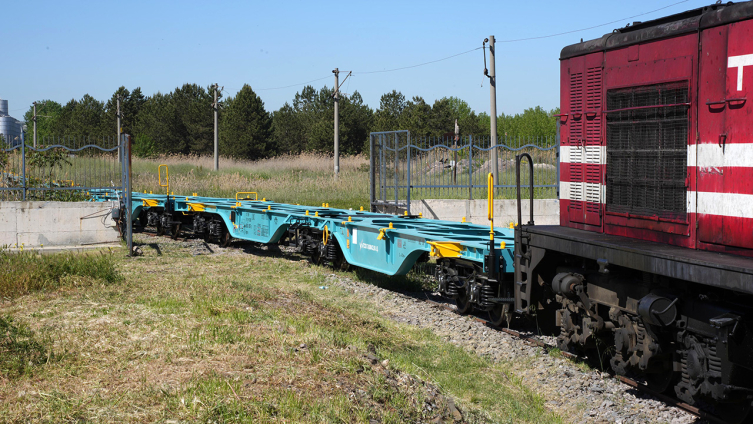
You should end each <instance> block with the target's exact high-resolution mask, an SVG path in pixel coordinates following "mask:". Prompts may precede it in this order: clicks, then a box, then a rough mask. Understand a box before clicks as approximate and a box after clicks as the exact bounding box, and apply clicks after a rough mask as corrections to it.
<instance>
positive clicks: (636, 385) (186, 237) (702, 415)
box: [142, 231, 725, 424]
mask: <svg viewBox="0 0 753 424" xmlns="http://www.w3.org/2000/svg"><path fill="white" fill-rule="evenodd" d="M142 234H143V235H145V236H147V237H149V238H158V239H159V238H163V237H167V238H171V239H172V240H174V241H177V242H187V241H190V240H192V239H195V236H193V235H192V234H190V233H189V234H186V233H183V234H181V235H180V236H179V237H171V236H170V235H157V234H155V233H152V232H148V231H145V232H143V233H142ZM289 253H292V252H284V254H289ZM420 300H421V301H422V302H424V303H426V304H429V305H431V306H433V307H436V308H441V309H444V310H446V311H449V312H452V313H453V314H456V315H459V316H464V317H467V318H470V319H472V320H474V321H476V322H478V323H481V324H483V325H484V326H485V327H487V328H489V329H491V330H495V331H501V332H504V333H507V334H509V335H511V336H513V337H515V338H517V339H519V340H522V341H523V342H524V343H525V344H527V345H529V346H532V347H540V348H543V349H544V350H545V351H547V352H549V351H551V350H554V349H556V346H554V345H551V344H548V343H546V342H544V341H542V340H540V339H537V338H535V337H531V336H528V335H526V334H524V333H522V332H520V331H516V330H513V329H510V328H505V327H498V326H495V325H494V324H492V323H491V322H489V320H486V319H484V318H481V317H479V316H476V315H473V314H470V315H469V314H461V313H459V312H458V311H457V310H456V309H455V308H454V307H452V306H450V305H448V304H447V303H442V302H437V301H435V300H432V299H428V298H427V299H420ZM559 355H561V356H562V357H564V358H566V359H569V360H572V361H577V360H580V359H582V358H581V357H579V356H578V355H575V354H572V353H569V352H563V351H559ZM613 378H614V379H616V380H618V381H619V382H620V383H622V384H624V385H626V386H629V387H631V388H633V389H635V390H638V391H640V392H641V393H644V394H647V395H650V396H652V397H654V398H656V399H658V400H659V401H661V402H663V403H665V404H666V405H668V406H672V407H675V408H678V409H681V410H683V411H685V412H687V413H689V414H691V415H693V416H695V417H697V418H699V419H702V420H705V422H707V423H713V424H725V422H724V421H722V420H720V419H719V418H717V417H715V416H713V415H711V414H709V413H707V412H705V411H702V410H700V409H699V408H697V407H695V406H692V405H689V404H687V403H685V402H682V401H679V400H678V399H675V398H672V397H670V396H667V395H665V394H662V393H658V392H656V391H654V390H651V389H650V388H648V387H646V386H645V385H643V384H641V383H640V382H638V381H636V380H633V379H631V378H628V377H625V376H614V377H613Z"/></svg>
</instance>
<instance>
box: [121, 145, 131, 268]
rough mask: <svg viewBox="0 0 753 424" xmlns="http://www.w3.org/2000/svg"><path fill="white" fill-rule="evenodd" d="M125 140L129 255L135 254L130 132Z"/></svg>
mask: <svg viewBox="0 0 753 424" xmlns="http://www.w3.org/2000/svg"><path fill="white" fill-rule="evenodd" d="M124 137H125V140H123V141H124V143H125V148H126V157H125V161H124V162H125V163H126V173H125V175H124V178H125V179H126V183H125V187H124V188H125V190H124V191H125V195H126V197H125V199H126V201H125V212H126V222H127V225H126V228H127V231H126V240H127V243H128V256H133V216H132V214H133V210H132V207H131V196H132V193H131V136H130V135H128V134H125V135H124Z"/></svg>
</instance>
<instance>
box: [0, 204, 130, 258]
mask: <svg viewBox="0 0 753 424" xmlns="http://www.w3.org/2000/svg"><path fill="white" fill-rule="evenodd" d="M109 207H110V205H109V204H105V203H94V202H2V203H0V208H1V209H0V211H2V213H0V245H1V244H3V243H5V244H16V243H17V244H18V245H19V246H20V245H21V244H22V243H23V245H24V247H25V248H38V247H39V246H42V245H44V246H45V247H47V246H77V245H81V244H100V243H116V242H117V241H118V232H117V229H115V227H114V223H113V221H112V219H110V217H109V215H108V214H107V212H108V211H109ZM8 241H12V243H8Z"/></svg>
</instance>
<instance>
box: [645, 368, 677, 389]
mask: <svg viewBox="0 0 753 424" xmlns="http://www.w3.org/2000/svg"><path fill="white" fill-rule="evenodd" d="M645 378H646V386H647V387H648V388H649V389H651V390H653V391H655V392H657V393H665V392H668V391H669V389H670V388H672V387H674V384H675V383H676V381H677V374H676V373H674V372H672V364H671V363H668V364H667V367H666V370H665V371H664V372H654V373H647V374H646V375H645Z"/></svg>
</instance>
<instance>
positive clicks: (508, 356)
mask: <svg viewBox="0 0 753 424" xmlns="http://www.w3.org/2000/svg"><path fill="white" fill-rule="evenodd" d="M149 238H156V239H157V240H160V239H164V238H158V237H157V236H156V235H154V234H149ZM192 239H193V235H192V234H184V235H183V236H181V237H180V238H179V239H178V240H176V241H177V242H181V241H186V242H190V241H191V240H192ZM237 243H241V244H240V245H239V246H243V245H244V244H248V243H243V242H240V241H239V242H237ZM233 244H235V243H233ZM251 244H253V243H251ZM253 245H255V244H253ZM208 246H214V245H213V244H211V243H210V244H209V245H208ZM231 247H232V245H231ZM244 250H246V251H247V252H248V251H250V252H252V253H253V249H246V248H244ZM275 250H276V249H275ZM276 254H277V255H280V256H282V257H287V258H299V257H300V256H299V255H298V254H297V253H295V249H294V248H292V247H281V249H280V250H279V251H277V253H276ZM362 276H363V275H362ZM364 277H365V279H366V280H369V279H370V278H374V277H373V276H370V275H369V274H367V275H365V276H364ZM412 277H414V278H418V277H420V275H419V274H418V273H416V274H413V275H412ZM377 278H378V277H377ZM326 284H327V285H331V286H340V287H342V288H344V289H346V290H348V291H352V292H353V293H355V294H357V295H360V296H363V297H364V298H370V299H373V301H374V302H375V303H377V304H378V305H381V307H382V308H383V309H382V311H381V313H382V315H383V316H386V317H388V318H390V319H393V320H395V321H397V322H401V323H405V324H409V325H417V326H419V327H422V328H429V329H432V330H433V331H436V332H437V334H439V335H440V336H443V337H445V338H446V340H448V342H449V343H453V344H456V345H458V346H461V347H463V348H464V349H468V350H472V351H475V353H477V354H479V355H481V356H485V357H490V358H492V359H493V360H495V361H501V362H510V363H512V364H513V369H516V370H520V371H522V370H523V369H528V370H527V371H526V372H525V374H526V375H528V376H532V377H535V378H536V379H535V380H524V381H527V382H526V383H525V384H532V387H533V388H534V389H535V390H537V391H540V392H543V393H546V395H545V396H546V398H547V404H546V405H547V407H548V408H551V409H553V410H554V411H555V412H557V413H559V414H561V415H563V416H567V415H572V414H573V413H574V411H573V409H575V413H577V414H579V415H578V417H573V421H575V422H602V421H604V422H647V423H648V422H671V423H675V424H678V423H703V422H710V423H716V422H718V421H716V420H715V419H714V418H713V417H709V416H707V415H706V414H704V413H703V412H702V411H699V410H698V409H696V408H693V407H690V406H688V405H684V404H682V403H681V402H678V401H677V400H674V399H671V398H669V397H666V396H662V395H660V394H656V393H652V392H651V391H650V390H647V389H646V388H645V387H644V386H643V385H641V384H640V383H637V382H635V381H632V380H628V379H618V378H614V377H613V376H611V375H607V374H606V373H602V372H600V371H598V370H596V369H595V368H590V367H587V366H585V365H584V363H583V358H578V357H577V356H575V355H572V354H568V353H564V352H560V351H559V350H557V349H556V348H555V347H554V346H553V337H552V336H551V335H543V336H539V335H536V334H537V331H536V329H535V328H533V329H531V328H530V323H525V322H524V321H522V320H514V322H513V326H514V329H513V328H500V327H495V326H494V325H492V324H490V323H489V321H488V320H486V319H483V318H481V317H479V316H476V315H473V314H471V315H468V314H460V313H458V312H457V308H456V307H455V306H454V305H450V304H448V303H447V302H446V301H445V300H443V299H442V298H439V297H437V294H436V293H435V292H433V291H431V290H429V291H420V292H408V293H406V292H401V291H400V290H395V287H394V286H392V287H391V288H390V289H383V288H381V287H379V286H378V285H379V284H381V285H385V284H384V282H383V281H381V280H379V281H372V282H371V283H368V282H366V283H364V282H360V281H357V280H353V279H352V278H350V277H348V276H347V275H343V274H341V273H339V272H338V271H333V273H332V274H330V276H329V277H328V279H327V283H326ZM374 284H377V285H374ZM323 287H327V286H323ZM417 287H418V284H414V285H413V286H412V288H413V289H415V288H417ZM323 290H324V288H323ZM484 339H487V340H489V345H488V346H487V345H486V344H484V342H483V341H480V342H479V340H484ZM499 339H503V342H501V343H495V341H498V340H499ZM524 378H525V377H524ZM539 380H543V381H544V382H542V381H539ZM579 380H582V381H579ZM557 381H560V382H561V383H560V384H557ZM551 383H553V384H551ZM552 386H554V387H559V389H560V390H559V391H555V390H554V389H552ZM638 411H640V412H638ZM699 420H700V421H699Z"/></svg>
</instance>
